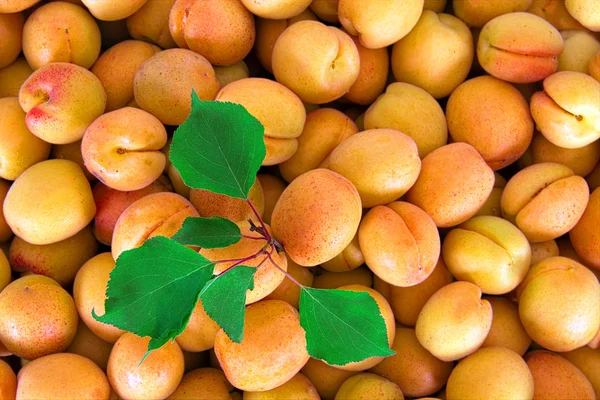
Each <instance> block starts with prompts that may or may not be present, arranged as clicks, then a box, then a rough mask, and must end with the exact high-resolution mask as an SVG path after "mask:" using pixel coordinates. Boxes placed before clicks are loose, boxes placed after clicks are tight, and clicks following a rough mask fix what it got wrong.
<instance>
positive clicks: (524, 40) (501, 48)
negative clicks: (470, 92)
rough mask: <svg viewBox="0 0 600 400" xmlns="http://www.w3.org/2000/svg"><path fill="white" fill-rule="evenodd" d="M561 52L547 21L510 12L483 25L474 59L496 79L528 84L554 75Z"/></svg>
mask: <svg viewBox="0 0 600 400" xmlns="http://www.w3.org/2000/svg"><path fill="white" fill-rule="evenodd" d="M563 48H564V43H563V39H562V37H561V36H560V33H559V32H558V30H557V29H556V28H554V27H553V26H552V25H550V23H548V22H547V21H546V20H544V19H543V18H541V17H538V16H537V15H533V14H530V13H526V12H513V13H508V14H503V15H500V16H498V17H496V18H494V19H492V20H491V21H489V22H488V23H486V24H485V26H484V27H483V29H482V30H481V33H480V34H479V39H478V41H477V58H478V60H479V63H480V64H481V66H482V67H483V69H485V70H486V72H488V73H489V74H490V75H493V76H495V77H496V78H499V79H502V80H505V81H509V82H514V83H528V82H536V81H539V80H541V79H544V78H546V77H547V76H549V75H551V74H553V73H554V72H556V70H557V68H558V56H559V55H560V54H561V53H562V51H563Z"/></svg>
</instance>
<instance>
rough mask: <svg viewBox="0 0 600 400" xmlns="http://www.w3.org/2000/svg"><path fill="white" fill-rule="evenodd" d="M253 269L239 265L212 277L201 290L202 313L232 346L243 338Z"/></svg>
mask: <svg viewBox="0 0 600 400" xmlns="http://www.w3.org/2000/svg"><path fill="white" fill-rule="evenodd" d="M255 272H256V268H252V267H246V266H243V265H240V266H238V267H233V268H231V269H229V270H227V271H225V272H224V273H222V274H221V275H218V276H215V277H214V278H213V279H211V280H210V282H208V283H207V284H206V286H205V287H204V289H202V292H201V293H200V298H201V299H202V306H203V307H204V311H206V313H207V314H208V316H209V317H211V318H212V319H213V320H214V321H215V322H216V323H217V324H219V326H220V327H221V328H222V329H223V331H225V334H227V336H228V337H229V338H230V339H231V340H233V341H234V342H236V343H240V342H241V341H242V338H243V337H244V314H245V311H246V291H247V290H248V289H250V290H252V289H254V273H255Z"/></svg>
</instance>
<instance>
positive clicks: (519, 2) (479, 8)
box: [452, 0, 532, 28]
mask: <svg viewBox="0 0 600 400" xmlns="http://www.w3.org/2000/svg"><path fill="white" fill-rule="evenodd" d="M531 1H532V0H502V1H498V0H496V1H485V2H480V1H476V0H475V1H474V0H467V1H462V0H453V1H452V8H453V10H454V14H456V16H457V17H458V18H460V19H461V20H463V21H464V22H465V23H466V24H467V25H469V26H470V27H474V28H482V27H483V26H484V25H485V24H487V23H488V22H489V21H491V20H492V19H494V18H496V17H498V16H500V15H503V14H508V13H514V12H517V11H526V10H527V9H528V8H529V6H530V5H531Z"/></svg>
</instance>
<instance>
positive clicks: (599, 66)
mask: <svg viewBox="0 0 600 400" xmlns="http://www.w3.org/2000/svg"><path fill="white" fill-rule="evenodd" d="M0 74H2V71H0ZM588 74H589V75H590V76H591V77H592V78H594V79H595V80H597V81H598V82H600V51H598V53H596V55H595V56H594V57H592V59H591V60H590V63H589V64H588ZM1 80H2V78H1V77H0V81H1Z"/></svg>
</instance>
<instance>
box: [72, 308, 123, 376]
mask: <svg viewBox="0 0 600 400" xmlns="http://www.w3.org/2000/svg"><path fill="white" fill-rule="evenodd" d="M112 347H113V345H112V343H109V342H106V341H104V340H102V339H100V337H98V336H96V335H95V334H94V332H92V331H91V330H90V328H88V327H87V325H86V324H85V323H84V322H83V321H82V320H79V324H78V325H77V333H75V337H74V338H73V341H72V342H71V344H70V345H69V347H67V350H65V352H66V353H73V354H79V355H80V356H83V357H86V358H88V359H89V360H91V361H93V362H94V363H95V364H96V365H97V366H98V367H100V369H102V370H103V371H106V366H107V365H108V357H109V356H110V351H111V350H112Z"/></svg>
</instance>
